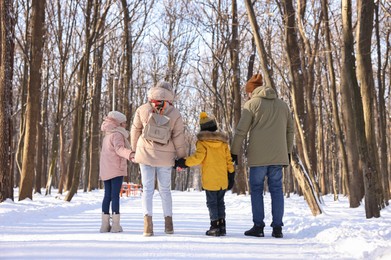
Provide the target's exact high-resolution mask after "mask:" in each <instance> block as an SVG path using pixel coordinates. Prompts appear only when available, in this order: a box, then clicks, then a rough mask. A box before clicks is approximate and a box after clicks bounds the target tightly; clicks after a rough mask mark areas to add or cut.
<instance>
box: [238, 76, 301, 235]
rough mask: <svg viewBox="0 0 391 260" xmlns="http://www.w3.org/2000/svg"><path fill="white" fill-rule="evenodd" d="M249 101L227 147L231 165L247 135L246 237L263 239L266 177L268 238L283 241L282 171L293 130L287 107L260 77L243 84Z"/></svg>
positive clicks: (288, 151) (288, 157)
mask: <svg viewBox="0 0 391 260" xmlns="http://www.w3.org/2000/svg"><path fill="white" fill-rule="evenodd" d="M246 92H247V94H248V95H249V97H250V99H249V100H248V101H247V102H246V103H245V104H244V108H243V110H242V115H241V118H240V120H239V123H238V125H237V128H236V131H235V134H234V138H233V140H232V144H231V153H232V158H233V160H234V161H236V160H237V154H238V153H239V151H240V148H241V146H242V143H243V140H244V139H245V137H246V136H247V134H248V133H249V141H248V148H247V163H248V165H249V167H250V189H251V206H252V213H253V222H254V226H253V227H252V228H251V229H250V230H248V231H246V232H245V233H244V234H245V235H246V236H256V237H263V236H264V233H263V228H264V227H265V222H264V218H265V211H264V203H263V190H264V180H265V177H266V176H267V177H268V178H267V179H268V187H269V191H270V194H271V200H272V215H273V221H272V223H271V226H272V227H273V233H272V236H273V237H276V238H281V237H283V234H282V226H283V225H284V224H283V221H282V218H283V215H284V194H283V190H282V168H283V167H284V166H287V165H288V164H289V162H290V154H291V152H292V148H293V139H294V127H293V119H292V115H291V112H290V110H289V107H288V105H287V104H286V103H285V102H284V101H282V100H281V99H279V98H277V94H276V92H275V90H274V89H273V88H271V87H269V86H263V82H262V75H261V74H256V75H254V76H253V77H251V79H250V80H249V81H248V82H247V84H246Z"/></svg>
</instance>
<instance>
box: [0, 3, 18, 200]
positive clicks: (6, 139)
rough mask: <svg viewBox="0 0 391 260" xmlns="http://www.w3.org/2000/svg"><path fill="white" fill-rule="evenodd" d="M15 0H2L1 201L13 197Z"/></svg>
mask: <svg viewBox="0 0 391 260" xmlns="http://www.w3.org/2000/svg"><path fill="white" fill-rule="evenodd" d="M12 3H13V1H11V0H3V1H0V127H1V131H0V144H1V146H0V203H1V202H3V201H5V200H6V199H12V200H14V190H13V187H14V183H13V172H12V171H11V169H12V167H11V165H12V161H11V158H12V157H11V140H12V135H11V134H12V124H11V113H12V78H13V68H14V47H15V46H14V40H15V35H14V27H15V24H14V21H13V17H14V15H15V13H14V9H13V6H12Z"/></svg>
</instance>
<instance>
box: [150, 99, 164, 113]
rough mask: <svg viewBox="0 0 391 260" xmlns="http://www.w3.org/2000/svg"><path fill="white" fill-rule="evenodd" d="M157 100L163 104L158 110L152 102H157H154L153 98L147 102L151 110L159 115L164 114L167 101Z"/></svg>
mask: <svg viewBox="0 0 391 260" xmlns="http://www.w3.org/2000/svg"><path fill="white" fill-rule="evenodd" d="M159 102H163V106H162V107H161V109H160V111H159V110H158V109H156V107H155V106H154V104H156V103H157V102H154V100H153V101H150V102H149V104H150V105H151V107H152V110H153V112H154V113H156V114H160V115H164V112H165V109H166V107H167V102H166V101H164V100H159ZM152 103H154V104H152Z"/></svg>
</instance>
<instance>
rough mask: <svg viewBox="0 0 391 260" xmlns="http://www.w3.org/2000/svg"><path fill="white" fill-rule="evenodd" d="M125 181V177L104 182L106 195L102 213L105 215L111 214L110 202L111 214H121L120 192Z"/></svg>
mask: <svg viewBox="0 0 391 260" xmlns="http://www.w3.org/2000/svg"><path fill="white" fill-rule="evenodd" d="M123 179H124V177H123V176H119V177H115V178H113V179H110V180H106V181H104V182H103V183H104V185H105V195H104V197H103V202H102V212H103V213H104V214H110V212H109V210H110V202H111V213H112V214H119V192H120V190H121V186H122V182H123Z"/></svg>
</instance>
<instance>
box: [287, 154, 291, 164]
mask: <svg viewBox="0 0 391 260" xmlns="http://www.w3.org/2000/svg"><path fill="white" fill-rule="evenodd" d="M288 161H289V164H291V154H290V153H288Z"/></svg>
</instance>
